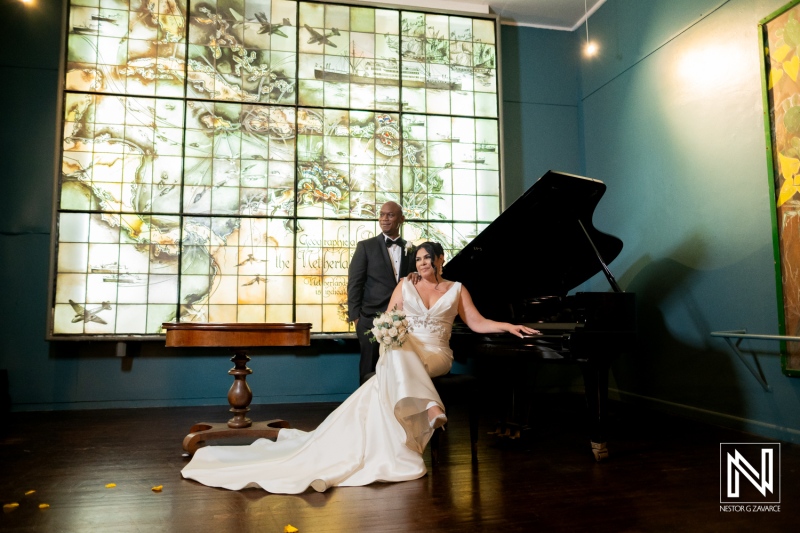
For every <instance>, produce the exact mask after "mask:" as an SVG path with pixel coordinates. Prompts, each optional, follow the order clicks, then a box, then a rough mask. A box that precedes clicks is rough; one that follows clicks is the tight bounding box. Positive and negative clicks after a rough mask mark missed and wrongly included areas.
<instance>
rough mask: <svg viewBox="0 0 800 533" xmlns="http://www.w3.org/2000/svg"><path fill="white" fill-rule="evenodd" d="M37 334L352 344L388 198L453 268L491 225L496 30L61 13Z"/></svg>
mask: <svg viewBox="0 0 800 533" xmlns="http://www.w3.org/2000/svg"><path fill="white" fill-rule="evenodd" d="M67 20H68V28H67V43H66V69H65V79H64V91H63V116H62V137H61V138H62V149H61V156H62V159H61V161H62V166H61V172H60V175H59V179H58V189H57V198H58V205H57V212H56V214H55V216H56V220H57V227H58V233H57V239H56V247H55V250H54V254H55V261H54V263H55V271H54V273H53V286H54V290H53V302H52V320H51V324H52V327H51V331H50V333H51V335H52V336H53V337H57V338H70V337H75V338H84V337H94V336H99V337H108V338H115V337H119V338H129V337H130V336H144V337H147V336H155V335H159V334H161V333H162V328H161V324H162V323H163V322H166V321H174V320H179V321H199V322H263V321H266V322H311V323H312V331H313V332H314V333H330V334H339V333H347V332H350V331H352V330H353V328H352V326H351V325H350V324H348V323H347V320H346V308H347V290H346V289H347V269H348V265H349V261H350V257H351V256H352V253H353V251H354V250H355V246H356V243H357V242H358V241H359V240H362V239H365V238H369V237H371V236H373V235H375V234H376V233H377V232H379V229H378V226H377V214H378V211H379V209H380V206H381V205H382V204H383V203H384V202H386V201H388V200H393V201H397V202H398V203H400V204H401V205H403V207H404V210H405V213H406V216H407V222H406V224H405V226H404V228H403V234H404V237H405V238H406V239H407V240H411V241H422V240H436V241H439V242H441V243H442V244H443V246H444V248H445V250H446V251H447V253H448V255H449V256H451V257H452V255H453V254H455V253H456V252H458V250H460V249H461V248H462V247H463V246H464V245H465V244H466V243H468V242H469V241H470V240H471V239H472V238H473V237H474V236H475V235H476V234H477V233H478V232H479V231H480V229H482V228H483V227H485V226H486V225H487V224H488V223H490V222H491V221H492V220H494V218H495V217H497V215H498V214H499V212H500V208H501V205H500V188H501V176H500V158H501V143H500V123H499V116H498V108H499V107H498V106H499V99H498V96H499V95H498V84H497V79H498V74H497V61H496V19H495V18H485V17H479V16H478V17H473V16H465V15H462V14H441V13H437V14H432V13H425V12H422V11H409V10H401V9H394V8H381V7H364V6H351V5H347V4H346V3H341V4H333V3H315V2H298V1H292V0H204V1H203V2H192V1H188V0H71V1H70V6H69V16H68V19H67Z"/></svg>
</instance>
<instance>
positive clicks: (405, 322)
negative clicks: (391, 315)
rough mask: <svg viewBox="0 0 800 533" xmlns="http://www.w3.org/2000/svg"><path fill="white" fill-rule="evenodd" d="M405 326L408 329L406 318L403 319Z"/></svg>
mask: <svg viewBox="0 0 800 533" xmlns="http://www.w3.org/2000/svg"><path fill="white" fill-rule="evenodd" d="M403 326H405V327H408V320H407V319H405V318H404V319H403Z"/></svg>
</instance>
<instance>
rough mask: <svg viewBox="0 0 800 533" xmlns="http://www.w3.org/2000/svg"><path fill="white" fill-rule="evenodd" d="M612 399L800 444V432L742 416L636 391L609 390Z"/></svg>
mask: <svg viewBox="0 0 800 533" xmlns="http://www.w3.org/2000/svg"><path fill="white" fill-rule="evenodd" d="M608 393H609V397H610V398H611V397H613V396H617V397H618V398H620V399H621V400H622V401H631V402H639V403H641V404H644V405H646V406H647V407H648V408H652V409H656V410H658V411H662V412H665V413H668V414H671V415H675V416H679V417H682V418H688V419H690V420H696V421H698V422H704V423H707V424H712V425H715V426H720V427H725V428H729V429H734V430H737V431H743V432H745V433H751V434H753V435H757V436H759V437H763V438H767V439H775V440H780V441H784V442H790V443H792V444H800V430H798V429H795V428H789V427H785V426H779V425H777V424H770V423H767V422H761V421H760V420H752V419H749V418H743V417H739V416H734V415H730V414H727V413H720V412H718V411H711V410H709V409H702V408H700V407H694V406H692V405H686V404H682V403H677V402H671V401H668V400H662V399H659V398H653V397H650V396H644V395H641V394H636V393H633V392H627V391H623V390H619V389H612V388H609V389H608Z"/></svg>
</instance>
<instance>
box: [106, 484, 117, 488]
mask: <svg viewBox="0 0 800 533" xmlns="http://www.w3.org/2000/svg"><path fill="white" fill-rule="evenodd" d="M116 486H117V484H116V483H108V484H106V488H107V489H113V488H114V487H116Z"/></svg>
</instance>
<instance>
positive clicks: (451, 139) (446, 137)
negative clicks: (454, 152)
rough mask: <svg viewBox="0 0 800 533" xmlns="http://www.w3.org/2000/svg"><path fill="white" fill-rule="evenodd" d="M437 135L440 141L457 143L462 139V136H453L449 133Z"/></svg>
mask: <svg viewBox="0 0 800 533" xmlns="http://www.w3.org/2000/svg"><path fill="white" fill-rule="evenodd" d="M436 136H437V137H439V139H438V140H439V142H443V143H457V142H459V141H460V140H461V138H460V137H451V136H449V135H442V134H441V133H437V134H436Z"/></svg>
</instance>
